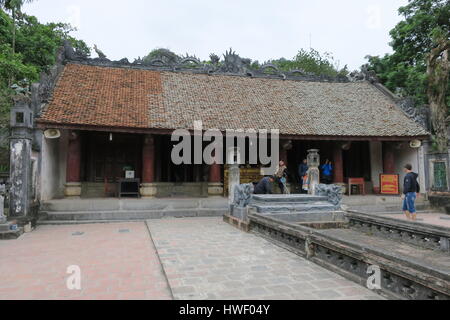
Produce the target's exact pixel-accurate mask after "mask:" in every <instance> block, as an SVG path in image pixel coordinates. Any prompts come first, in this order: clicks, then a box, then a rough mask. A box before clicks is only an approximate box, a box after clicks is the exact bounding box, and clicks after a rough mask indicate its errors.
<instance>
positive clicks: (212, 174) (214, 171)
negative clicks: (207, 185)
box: [209, 154, 221, 183]
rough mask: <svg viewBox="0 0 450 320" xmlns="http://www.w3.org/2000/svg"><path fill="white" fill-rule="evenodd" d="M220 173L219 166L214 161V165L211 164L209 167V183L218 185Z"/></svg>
mask: <svg viewBox="0 0 450 320" xmlns="http://www.w3.org/2000/svg"><path fill="white" fill-rule="evenodd" d="M214 157H215V154H214ZM214 159H215V158H214ZM220 171H221V168H220V164H218V163H217V161H216V159H215V161H214V163H213V164H211V165H210V167H209V182H211V183H220Z"/></svg>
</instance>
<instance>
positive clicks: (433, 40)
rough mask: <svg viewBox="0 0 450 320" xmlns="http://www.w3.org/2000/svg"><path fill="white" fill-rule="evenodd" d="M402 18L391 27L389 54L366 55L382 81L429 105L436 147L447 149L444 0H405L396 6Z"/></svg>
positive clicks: (448, 14) (449, 6)
mask: <svg viewBox="0 0 450 320" xmlns="http://www.w3.org/2000/svg"><path fill="white" fill-rule="evenodd" d="M399 13H400V15H402V16H403V18H404V20H402V21H401V22H399V23H398V24H397V25H396V26H395V27H394V29H392V30H391V32H390V35H391V37H392V42H391V46H392V48H393V50H394V53H393V54H388V55H385V56H384V57H382V58H379V57H368V60H369V63H368V68H369V69H370V70H374V71H375V72H376V73H377V75H378V77H379V78H380V80H381V81H382V83H384V84H385V85H386V86H387V87H388V88H389V89H391V90H392V91H395V92H397V93H399V94H402V95H403V96H411V97H413V98H414V99H415V101H416V103H417V104H424V103H428V104H429V105H430V111H431V120H432V125H433V132H434V135H435V137H434V139H435V142H436V147H437V149H438V150H440V151H445V150H446V149H447V140H448V138H447V130H446V125H445V118H446V115H447V114H448V111H449V105H450V83H449V81H448V78H449V58H448V57H449V44H450V40H449V36H450V2H449V1H448V0H409V2H408V4H407V5H406V6H403V7H401V8H400V9H399Z"/></svg>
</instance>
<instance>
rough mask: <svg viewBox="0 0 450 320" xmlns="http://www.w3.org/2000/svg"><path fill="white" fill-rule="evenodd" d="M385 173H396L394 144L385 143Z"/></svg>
mask: <svg viewBox="0 0 450 320" xmlns="http://www.w3.org/2000/svg"><path fill="white" fill-rule="evenodd" d="M383 172H384V173H387V174H394V173H395V154H394V148H393V146H392V143H390V142H386V141H384V142H383Z"/></svg>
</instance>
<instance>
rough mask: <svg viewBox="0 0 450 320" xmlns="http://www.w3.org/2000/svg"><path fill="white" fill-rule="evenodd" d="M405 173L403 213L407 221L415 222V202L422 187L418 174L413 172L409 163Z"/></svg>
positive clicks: (404, 169)
mask: <svg viewBox="0 0 450 320" xmlns="http://www.w3.org/2000/svg"><path fill="white" fill-rule="evenodd" d="M403 171H404V172H405V173H406V176H405V179H404V180H403V194H402V199H403V212H404V213H405V215H406V218H407V219H411V220H413V221H415V220H416V207H415V204H414V202H415V201H416V197H417V196H418V195H419V192H420V186H419V183H418V182H417V176H418V174H417V173H415V172H412V166H411V165H410V164H409V163H408V164H406V165H405V167H404V168H403Z"/></svg>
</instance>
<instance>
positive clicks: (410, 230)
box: [345, 210, 450, 253]
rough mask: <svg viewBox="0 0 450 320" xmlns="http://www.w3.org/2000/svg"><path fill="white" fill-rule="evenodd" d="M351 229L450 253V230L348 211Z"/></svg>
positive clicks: (347, 215) (347, 216) (346, 215)
mask: <svg viewBox="0 0 450 320" xmlns="http://www.w3.org/2000/svg"><path fill="white" fill-rule="evenodd" d="M345 217H346V218H347V219H348V225H349V227H350V228H352V229H354V230H357V231H360V232H363V233H366V234H371V235H375V236H380V237H383V238H387V239H392V240H397V241H402V242H406V243H410V244H413V245H415V246H419V247H422V248H425V249H431V250H440V251H444V252H447V253H450V246H449V242H450V230H449V229H448V228H444V227H440V226H433V225H425V224H419V223H415V222H410V221H401V220H398V219H394V218H389V217H380V216H374V215H370V214H365V213H361V212H357V211H352V210H348V211H347V213H346V214H345Z"/></svg>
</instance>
